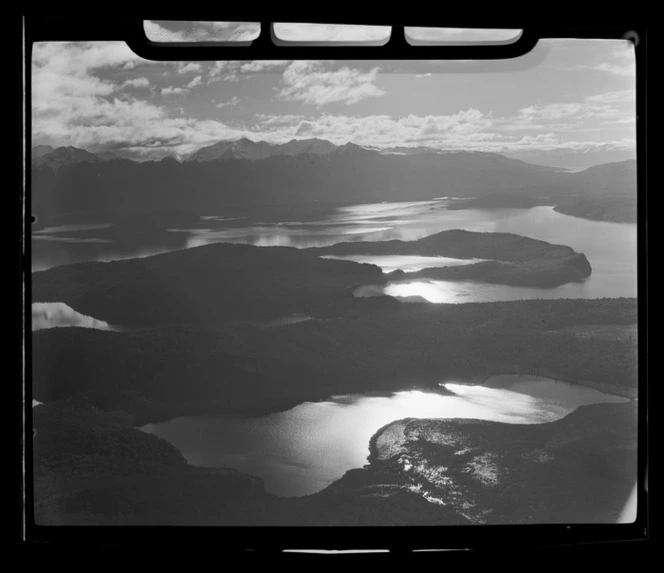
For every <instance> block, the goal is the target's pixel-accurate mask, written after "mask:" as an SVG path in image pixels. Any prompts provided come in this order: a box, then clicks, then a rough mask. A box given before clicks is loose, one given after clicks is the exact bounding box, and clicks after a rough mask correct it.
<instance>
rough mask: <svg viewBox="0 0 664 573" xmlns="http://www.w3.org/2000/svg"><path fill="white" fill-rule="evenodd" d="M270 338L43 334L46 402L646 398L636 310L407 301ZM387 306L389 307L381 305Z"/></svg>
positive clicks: (592, 304) (263, 405) (198, 333)
mask: <svg viewBox="0 0 664 573" xmlns="http://www.w3.org/2000/svg"><path fill="white" fill-rule="evenodd" d="M356 302H357V306H356V307H355V309H354V310H352V309H350V308H347V312H346V314H345V315H344V316H342V317H338V318H334V319H329V320H309V321H305V322H299V323H296V324H290V325H285V326H279V327H272V328H259V327H257V326H250V325H248V324H226V325H219V326H214V327H213V326H207V327H200V326H184V325H182V326H171V327H168V328H166V327H158V328H149V329H140V330H133V331H127V332H108V331H101V330H93V329H87V328H51V329H46V330H40V331H37V332H34V333H32V345H33V346H32V348H33V391H34V397H35V398H36V399H37V400H39V401H46V402H49V401H52V400H57V399H61V398H65V397H68V396H72V395H74V394H77V393H87V394H89V395H90V399H91V400H93V402H94V403H95V404H96V405H97V406H98V407H100V408H103V409H107V410H115V409H121V410H125V411H127V412H131V413H132V414H134V415H136V416H139V417H140V418H141V419H142V420H145V419H148V420H149V419H164V418H168V417H171V416H173V415H181V414H183V413H187V412H205V411H208V412H214V411H222V410H238V411H245V412H246V411H250V410H251V409H258V410H261V409H265V410H275V409H280V408H286V407H292V406H294V405H296V404H298V403H300V402H302V401H304V400H318V399H324V398H326V397H327V396H330V395H334V394H342V393H357V392H365V391H373V390H381V391H389V390H399V389H403V385H404V380H407V381H408V384H413V385H423V386H427V385H429V386H430V385H435V384H437V383H438V382H439V381H441V380H446V379H452V378H457V379H461V380H480V381H481V380H484V379H485V378H487V377H489V376H491V375H494V374H497V373H506V374H510V373H512V374H519V373H522V374H536V375H541V376H550V377H554V378H558V379H561V380H571V381H581V382H585V383H587V384H591V385H593V386H595V387H597V388H599V389H601V390H603V391H607V392H610V393H615V394H622V395H625V396H629V397H634V396H635V395H636V382H635V380H636V301H635V300H634V299H599V300H566V299H562V300H547V301H543V300H541V301H538V300H533V301H517V302H502V303H477V304H463V305H455V304H451V305H431V304H426V303H425V304H417V303H412V304H400V303H396V302H394V301H391V302H392V303H393V304H387V303H388V302H390V299H389V298H387V297H379V298H378V299H372V302H371V303H370V304H368V305H367V304H366V303H367V302H368V301H367V300H366V299H360V300H357V301H356ZM378 303H380V304H378Z"/></svg>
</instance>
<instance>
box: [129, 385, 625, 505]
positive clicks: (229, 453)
mask: <svg viewBox="0 0 664 573" xmlns="http://www.w3.org/2000/svg"><path fill="white" fill-rule="evenodd" d="M445 388H446V390H449V391H452V392H453V395H450V394H449V393H447V392H446V393H441V392H437V391H435V390H409V391H402V392H395V393H393V394H389V395H346V396H335V397H331V398H329V399H328V400H325V401H321V402H304V403H302V404H299V405H298V406H295V407H294V408H292V409H290V410H287V411H285V412H277V413H274V414H270V415H267V416H260V417H249V418H240V417H232V416H212V417H211V416H207V417H206V416H191V417H180V418H175V419H173V420H170V421H167V422H163V423H158V424H149V425H148V426H145V427H144V428H142V429H143V430H144V431H147V432H149V433H154V434H156V435H158V436H160V437H162V438H164V439H166V440H168V441H170V442H171V443H173V444H174V445H175V446H176V447H177V448H178V449H180V451H181V452H182V453H183V454H184V456H185V457H186V458H187V459H188V460H189V461H190V462H191V463H194V464H196V465H201V466H210V467H231V468H234V469H237V470H240V471H242V472H245V473H248V474H251V475H256V476H260V477H261V478H263V479H264V481H265V484H266V488H267V490H268V491H270V492H272V493H276V494H278V495H284V496H296V495H306V494H309V493H314V492H316V491H320V490H321V489H323V488H324V487H326V486H327V485H328V484H329V483H330V482H331V481H334V480H335V479H338V478H339V477H341V476H342V475H343V474H344V472H346V471H347V470H349V469H351V468H356V467H361V466H362V465H364V464H365V463H366V457H367V455H368V453H369V450H368V446H369V440H370V438H371V436H372V435H373V434H374V433H375V432H376V431H377V430H378V429H379V428H381V427H382V426H385V425H386V424H388V423H390V422H393V421H395V420H399V419H402V418H476V419H482V420H493V421H496V422H505V423H519V424H537V423H542V422H549V421H553V420H557V419H559V418H561V417H563V416H565V415H566V414H568V413H570V412H571V411H573V410H574V409H576V408H577V407H578V406H580V405H584V404H592V403H599V402H614V401H625V400H626V399H624V398H620V397H616V396H609V395H607V394H603V393H601V392H599V391H597V390H594V389H592V388H585V387H579V386H574V385H571V384H567V383H564V382H557V381H554V380H549V379H545V378H536V377H525V376H522V377H519V376H503V377H499V378H496V379H490V380H489V381H488V384H487V385H483V386H470V385H465V384H460V383H456V382H448V383H446V384H445Z"/></svg>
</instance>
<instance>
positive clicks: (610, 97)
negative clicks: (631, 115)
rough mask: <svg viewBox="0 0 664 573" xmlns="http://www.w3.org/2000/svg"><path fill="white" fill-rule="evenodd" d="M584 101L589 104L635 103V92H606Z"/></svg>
mask: <svg viewBox="0 0 664 573" xmlns="http://www.w3.org/2000/svg"><path fill="white" fill-rule="evenodd" d="M586 101H588V102H591V103H625V102H633V101H636V90H622V91H617V92H606V93H603V94H597V95H592V96H588V97H587V98H586Z"/></svg>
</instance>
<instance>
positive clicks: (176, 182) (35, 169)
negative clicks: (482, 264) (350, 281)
mask: <svg viewBox="0 0 664 573" xmlns="http://www.w3.org/2000/svg"><path fill="white" fill-rule="evenodd" d="M420 151H421V152H419V153H410V154H402V153H386V152H384V151H383V152H379V151H376V150H371V149H368V148H366V147H364V146H360V145H357V144H355V143H351V142H349V143H346V144H344V145H335V144H333V143H331V142H329V141H326V140H322V139H302V140H291V141H289V142H287V143H283V144H270V143H267V142H260V141H252V140H250V139H247V138H242V139H237V140H234V141H220V142H218V143H216V144H214V145H211V146H207V147H203V148H201V149H199V150H197V151H195V152H194V153H192V154H191V155H190V156H189V157H187V158H185V159H184V160H183V161H179V160H178V159H176V158H175V157H173V156H166V157H164V158H162V159H161V160H159V161H154V160H151V161H145V162H138V161H133V160H129V159H126V158H120V157H117V153H116V152H115V151H113V152H100V153H99V154H94V153H91V152H89V151H86V150H83V149H78V148H75V147H71V146H69V147H58V148H56V149H53V150H50V151H49V148H48V146H37V147H35V148H34V150H33V161H32V179H31V182H32V188H31V193H32V213H33V214H34V215H35V217H36V218H37V219H41V221H42V223H46V222H48V221H51V222H53V221H54V220H59V219H66V220H67V221H68V222H72V220H73V219H76V220H77V221H81V222H89V221H90V220H92V219H95V218H97V219H100V220H108V219H109V218H113V217H115V216H117V215H120V216H123V215H126V214H131V213H137V212H144V211H148V210H153V209H155V207H156V206H159V207H160V208H166V209H175V210H183V209H184V210H187V211H191V212H194V213H198V214H199V215H205V214H210V213H219V212H222V211H227V212H230V213H235V214H236V215H243V216H244V215H251V214H252V213H254V214H259V213H260V215H261V216H266V215H269V214H270V213H271V212H273V211H274V209H275V208H285V207H286V206H298V207H306V208H318V209H320V208H323V207H325V208H330V207H339V206H343V205H349V204H358V203H377V202H382V201H404V200H408V201H418V200H430V199H432V198H435V197H459V198H467V199H469V198H486V197H490V196H495V197H496V201H494V202H493V204H492V207H493V208H500V206H501V202H502V200H501V199H500V196H501V195H502V196H505V197H508V199H510V201H511V204H512V205H513V204H514V203H515V201H516V204H521V203H524V201H525V204H526V206H532V205H542V204H544V205H555V206H556V207H557V208H558V207H559V208H558V210H559V211H561V212H564V213H568V214H571V215H578V216H582V217H586V218H593V219H600V220H613V221H631V220H635V209H636V206H635V205H636V201H635V197H636V162H635V160H628V161H626V162H623V163H620V164H617V163H616V164H608V165H606V166H594V167H592V168H590V169H588V170H585V171H581V172H578V173H567V172H564V171H561V170H560V169H556V168H553V167H547V166H538V165H532V164H530V163H526V162H524V161H521V160H518V159H510V158H508V157H505V156H503V155H500V154H497V153H488V152H479V151H462V150H459V151H449V152H437V151H432V150H427V149H422V150H420ZM612 165H613V167H611V166H612ZM515 198H516V199H515ZM526 199H527V201H526ZM563 200H564V203H565V204H564V205H563ZM607 201H608V203H607ZM605 203H606V204H605ZM609 203H610V204H609ZM90 217H91V218H90Z"/></svg>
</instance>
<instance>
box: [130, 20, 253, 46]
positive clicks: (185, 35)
mask: <svg viewBox="0 0 664 573" xmlns="http://www.w3.org/2000/svg"><path fill="white" fill-rule="evenodd" d="M143 27H144V29H145V35H146V36H147V37H148V38H149V39H150V40H152V41H154V42H205V41H209V42H215V41H216V42H244V41H250V40H253V39H255V38H257V37H258V34H259V31H260V25H259V24H258V23H257V22H168V23H166V22H159V21H153V20H146V21H144V22H143Z"/></svg>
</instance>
